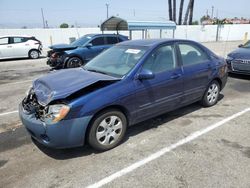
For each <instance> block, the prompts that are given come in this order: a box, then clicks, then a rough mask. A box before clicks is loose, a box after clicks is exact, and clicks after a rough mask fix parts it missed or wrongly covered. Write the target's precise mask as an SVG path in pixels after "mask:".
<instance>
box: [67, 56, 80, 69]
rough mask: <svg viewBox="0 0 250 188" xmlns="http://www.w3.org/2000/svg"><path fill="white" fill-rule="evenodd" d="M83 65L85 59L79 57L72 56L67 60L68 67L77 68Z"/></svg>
mask: <svg viewBox="0 0 250 188" xmlns="http://www.w3.org/2000/svg"><path fill="white" fill-rule="evenodd" d="M82 65H83V61H82V60H81V59H80V58H79V57H71V58H70V59H69V60H68V62H67V65H66V66H67V68H76V67H80V66H82Z"/></svg>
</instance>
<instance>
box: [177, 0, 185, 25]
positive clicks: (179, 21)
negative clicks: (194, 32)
mask: <svg viewBox="0 0 250 188" xmlns="http://www.w3.org/2000/svg"><path fill="white" fill-rule="evenodd" d="M183 5H184V0H181V2H180V8H179V20H178V24H179V25H181V22H182V11H183Z"/></svg>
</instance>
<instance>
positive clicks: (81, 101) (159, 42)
mask: <svg viewBox="0 0 250 188" xmlns="http://www.w3.org/2000/svg"><path fill="white" fill-rule="evenodd" d="M226 81H227V65H226V62H225V60H224V59H223V58H220V57H218V56H217V55H215V54H214V53H213V52H211V51H210V50H209V49H207V48H206V47H204V46H202V45H201V44H199V43H196V42H193V41H187V40H175V39H168V40H167V39H155V40H135V41H126V42H122V43H119V44H117V45H115V46H114V47H112V48H110V49H108V50H106V51H105V52H103V53H102V54H100V55H98V56H97V57H95V58H94V59H92V60H91V61H90V62H89V63H87V64H86V65H85V66H83V67H80V68H76V69H67V70H61V71H56V72H52V73H49V74H48V75H47V76H44V77H41V78H38V79H37V80H35V81H34V82H33V85H32V87H31V89H30V90H29V92H28V94H27V96H26V97H25V98H24V99H23V101H22V102H21V103H20V106H19V114H20V118H21V120H22V122H23V124H24V126H25V127H26V129H27V130H28V132H29V133H30V135H31V136H32V137H33V138H34V139H36V140H37V141H38V142H40V143H42V144H44V145H46V146H48V147H53V148H69V147H76V146H81V145H83V144H84V143H86V142H87V143H88V144H90V145H91V146H92V147H93V148H95V149H97V150H101V151H105V150H109V149H111V148H113V147H115V146H117V145H118V144H119V143H120V142H121V141H122V139H123V138H124V135H125V133H126V129H127V127H128V126H130V125H134V124H136V123H138V122H141V121H144V120H146V119H149V118H152V117H155V116H157V115H160V114H163V113H166V112H168V111H171V110H174V109H177V108H180V107H182V106H185V105H188V104H191V103H194V102H197V101H200V102H201V104H202V105H204V106H206V107H209V106H213V105H215V104H216V103H217V101H218V98H219V93H220V91H221V90H222V89H223V87H224V86H225V84H226Z"/></svg>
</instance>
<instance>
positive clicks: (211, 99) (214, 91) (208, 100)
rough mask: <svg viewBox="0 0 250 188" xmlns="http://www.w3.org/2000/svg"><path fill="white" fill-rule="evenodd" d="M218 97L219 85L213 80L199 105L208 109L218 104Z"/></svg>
mask: <svg viewBox="0 0 250 188" xmlns="http://www.w3.org/2000/svg"><path fill="white" fill-rule="evenodd" d="M219 95H220V84H219V83H218V82H217V81H216V80H213V81H212V82H211V83H210V84H209V85H208V87H207V89H206V91H205V94H204V96H203V98H202V100H201V104H202V105H203V106H205V107H210V106H213V105H215V104H216V103H217V102H218V99H219Z"/></svg>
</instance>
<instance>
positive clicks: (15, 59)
mask: <svg viewBox="0 0 250 188" xmlns="http://www.w3.org/2000/svg"><path fill="white" fill-rule="evenodd" d="M44 58H46V56H40V57H39V58H38V59H44ZM19 60H36V59H30V58H28V57H22V58H10V59H0V62H4V61H10V62H11V61H19Z"/></svg>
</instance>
